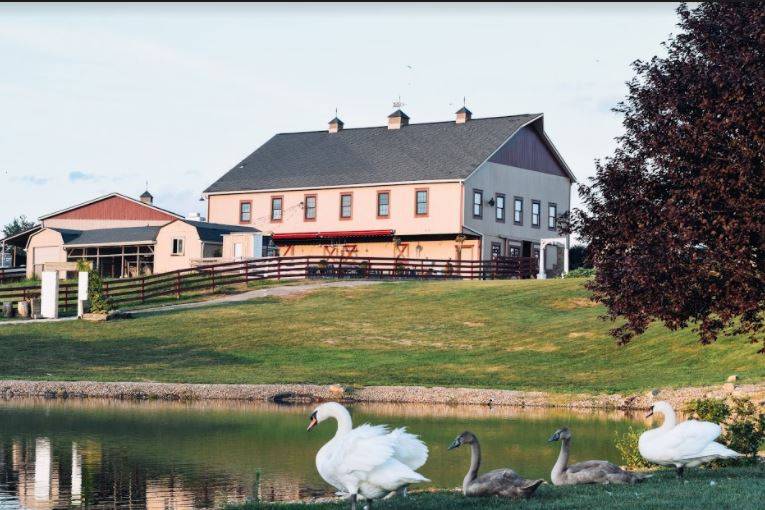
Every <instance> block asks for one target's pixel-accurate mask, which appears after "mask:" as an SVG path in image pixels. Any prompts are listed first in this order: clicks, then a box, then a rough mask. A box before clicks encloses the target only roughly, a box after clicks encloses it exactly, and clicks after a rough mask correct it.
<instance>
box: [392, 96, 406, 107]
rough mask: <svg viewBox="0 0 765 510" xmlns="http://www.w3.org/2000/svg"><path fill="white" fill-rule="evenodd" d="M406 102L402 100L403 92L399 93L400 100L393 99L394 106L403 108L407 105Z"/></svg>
mask: <svg viewBox="0 0 765 510" xmlns="http://www.w3.org/2000/svg"><path fill="white" fill-rule="evenodd" d="M405 104H406V103H404V102H402V101H401V94H399V95H398V101H393V108H401V107H402V106H405Z"/></svg>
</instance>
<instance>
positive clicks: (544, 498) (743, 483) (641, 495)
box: [232, 466, 765, 510]
mask: <svg viewBox="0 0 765 510" xmlns="http://www.w3.org/2000/svg"><path fill="white" fill-rule="evenodd" d="M763 501H765V469H763V467H762V466H760V467H746V468H725V469H710V470H706V469H704V470H693V471H691V472H689V473H688V474H687V475H686V479H685V480H684V481H678V480H676V479H675V477H674V474H673V472H669V471H660V472H658V473H657V474H656V475H655V476H654V477H653V478H651V479H649V480H648V481H646V482H644V483H642V484H640V485H634V486H629V485H627V486H624V485H621V486H619V485H610V486H587V485H579V486H572V487H555V486H552V485H543V486H542V487H540V488H539V489H538V490H537V493H536V495H535V497H533V498H531V499H529V500H525V501H508V500H503V499H499V498H465V497H463V496H462V494H460V493H449V492H440V493H433V494H427V493H421V494H413V495H412V496H410V497H408V498H405V499H404V498H394V499H390V500H388V501H381V502H376V503H375V505H374V508H375V509H380V510H403V509H416V510H473V509H475V510H477V509H492V508H521V509H525V510H534V509H546V510H555V509H561V510H562V509H581V510H590V509H593V508H609V509H617V510H618V509H641V510H651V509H657V510H658V509H686V508H687V509H691V508H693V509H719V508H735V509H737V510H750V509H751V510H759V509H761V508H762V504H763ZM267 508H269V509H273V508H278V509H279V510H298V509H301V510H339V509H347V508H348V503H345V502H343V503H331V504H330V503H327V504H302V503H301V504H287V505H278V506H274V505H269V504H256V503H252V504H248V505H244V506H240V507H232V509H238V510H259V509H267Z"/></svg>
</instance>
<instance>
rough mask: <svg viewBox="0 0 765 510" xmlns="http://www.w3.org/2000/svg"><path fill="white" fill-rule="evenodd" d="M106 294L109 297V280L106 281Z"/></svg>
mask: <svg viewBox="0 0 765 510" xmlns="http://www.w3.org/2000/svg"><path fill="white" fill-rule="evenodd" d="M104 294H105V295H106V297H107V298H108V297H109V281H105V282H104Z"/></svg>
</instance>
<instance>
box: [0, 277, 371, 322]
mask: <svg viewBox="0 0 765 510" xmlns="http://www.w3.org/2000/svg"><path fill="white" fill-rule="evenodd" d="M377 283H380V282H379V281H375V280H348V281H339V282H324V283H322V282H318V283H306V284H300V285H279V286H274V287H266V288H264V289H257V290H249V291H247V292H242V293H240V294H228V295H224V296H219V297H216V298H213V299H208V300H206V301H194V302H192V303H179V304H176V305H174V304H169V305H163V306H155V307H151V308H139V309H135V310H131V309H129V308H127V309H124V310H122V311H123V312H126V313H129V314H130V315H142V314H147V313H160V312H169V311H173V310H185V309H188V308H202V307H205V306H215V305H227V304H231V303H241V302H243V301H249V300H251V299H258V298H264V297H269V296H276V297H284V296H295V295H299V294H305V293H307V292H312V291H314V290H318V289H324V288H334V287H361V286H364V285H374V284H377ZM76 319H77V317H61V318H59V319H37V320H29V319H21V320H9V321H5V320H4V321H0V327H1V326H12V325H18V324H44V323H47V322H62V321H71V320H76Z"/></svg>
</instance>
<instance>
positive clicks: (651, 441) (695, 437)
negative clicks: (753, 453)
mask: <svg viewBox="0 0 765 510" xmlns="http://www.w3.org/2000/svg"><path fill="white" fill-rule="evenodd" d="M654 413H661V414H663V415H664V423H662V424H661V427H658V428H655V429H651V430H647V431H645V432H643V433H642V434H641V435H640V440H639V441H638V450H640V455H642V456H643V458H644V459H645V460H647V461H649V462H653V463H654V464H660V465H662V466H675V469H677V476H678V477H682V476H683V470H684V469H685V468H686V467H696V466H698V465H701V464H704V463H706V462H709V461H712V460H715V459H732V458H736V457H742V456H743V454H741V453H738V452H734V451H733V450H731V449H730V448H726V447H725V446H723V445H721V444H720V443H717V442H715V439H717V438H718V437H719V436H720V434H721V433H722V429H721V428H720V425H718V424H716V423H711V422H708V421H698V420H688V421H684V422H683V423H680V424H676V422H677V417H676V416H675V411H674V409H672V406H671V405H669V403H667V402H656V403H655V404H654V405H653V406H652V407H651V410H650V412H649V413H648V414H647V415H646V418H648V417H649V416H651V415H653V414H654Z"/></svg>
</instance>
